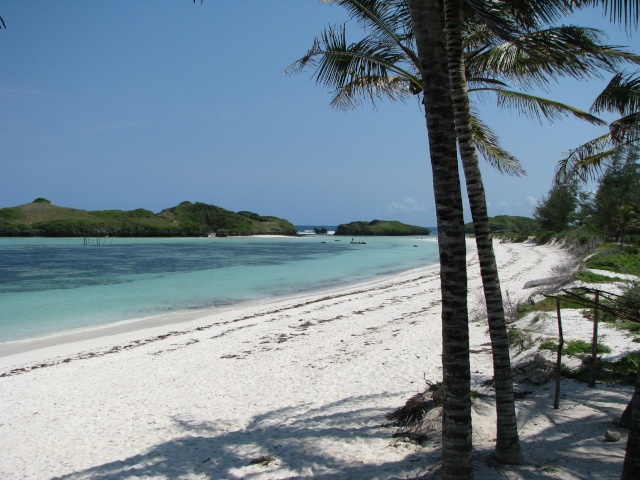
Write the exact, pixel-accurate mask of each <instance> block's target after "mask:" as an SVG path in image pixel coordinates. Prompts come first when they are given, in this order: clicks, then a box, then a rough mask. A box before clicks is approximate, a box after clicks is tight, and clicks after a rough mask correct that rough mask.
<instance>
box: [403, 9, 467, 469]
mask: <svg viewBox="0 0 640 480" xmlns="http://www.w3.org/2000/svg"><path fill="white" fill-rule="evenodd" d="M407 3H408V6H409V11H410V14H411V25H412V27H413V31H414V33H415V40H416V47H417V53H418V55H417V57H418V59H419V62H418V65H419V72H420V74H421V76H422V79H423V81H422V82H421V88H422V90H423V91H424V95H423V97H422V101H423V105H424V109H425V118H426V122H427V131H428V136H429V152H430V157H431V168H432V171H433V186H434V196H435V201H436V215H437V221H438V243H439V251H440V285H441V291H442V346H443V351H442V365H443V385H444V390H445V398H444V417H443V425H442V465H443V475H444V478H446V479H460V480H466V479H471V478H473V470H472V461H471V454H472V443H471V435H472V431H471V396H470V387H471V370H470V365H469V322H468V311H467V272H466V245H465V238H464V218H463V213H462V194H461V189H460V177H459V173H458V158H457V149H456V134H455V119H454V116H453V107H452V104H451V95H450V84H449V75H448V68H447V57H446V48H445V41H444V37H443V35H442V32H443V29H442V24H441V20H440V19H441V11H440V2H439V1H438V0H409V1H408V2H407Z"/></svg>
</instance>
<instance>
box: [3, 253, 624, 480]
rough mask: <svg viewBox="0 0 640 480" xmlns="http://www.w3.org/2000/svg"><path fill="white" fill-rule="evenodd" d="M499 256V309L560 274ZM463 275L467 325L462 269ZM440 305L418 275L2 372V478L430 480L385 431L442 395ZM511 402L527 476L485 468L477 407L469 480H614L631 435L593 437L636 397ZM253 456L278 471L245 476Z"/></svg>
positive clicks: (484, 350) (568, 390) (487, 446)
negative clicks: (424, 398)
mask: <svg viewBox="0 0 640 480" xmlns="http://www.w3.org/2000/svg"><path fill="white" fill-rule="evenodd" d="M470 245H473V244H472V243H471V244H470ZM472 250H473V248H472ZM496 256H497V259H498V263H499V266H500V275H501V281H502V286H503V289H504V290H505V291H508V292H509V299H510V300H511V301H516V300H518V299H524V298H527V297H528V296H529V295H531V294H532V293H533V292H532V291H531V290H523V286H524V284H525V283H526V282H527V281H529V280H534V279H540V278H546V277H550V276H553V275H554V268H555V267H558V266H561V265H563V264H565V263H566V262H567V254H566V252H565V251H563V250H561V249H560V248H557V247H549V246H546V247H545V246H533V245H530V244H500V243H496ZM469 272H470V281H469V291H470V295H469V298H470V301H471V305H470V308H471V310H472V312H477V311H478V310H479V307H478V306H477V305H475V304H474V303H473V302H475V301H476V300H477V299H478V298H479V295H478V293H479V292H480V290H481V285H480V280H479V271H478V265H477V258H476V256H475V254H473V253H472V254H470V256H469ZM439 297H440V293H439V280H438V272H437V270H427V269H424V270H416V271H412V272H409V273H405V274H403V275H399V276H396V277H393V278H389V279H384V280H382V281H378V282H374V283H369V284H366V285H359V286H354V287H351V288H348V289H344V290H341V291H334V292H325V293H322V294H316V295H312V296H311V295H310V296H308V297H305V298H295V299H286V300H280V301H276V302H271V303H268V304H263V305H249V306H243V307H241V308H236V309H230V310H225V311H219V312H216V313H214V314H211V315H209V316H207V317H205V318H199V319H195V320H190V321H188V322H182V323H179V324H176V325H173V326H171V325H165V326H160V327H157V328H153V329H146V330H136V331H134V332H119V333H118V335H116V336H103V337H100V338H93V339H89V340H87V339H84V340H82V341H80V342H75V343H66V344H62V345H54V346H51V345H49V346H47V348H44V349H40V350H35V351H29V352H21V353H18V354H14V355H5V356H4V357H0V375H2V376H1V377H0V478H3V479H22V478H27V479H50V478H64V479H81V478H92V479H107V478H108V479H125V478H126V479H131V478H170V479H174V478H175V479H177V478H180V479H187V478H189V479H190V478H211V479H240V478H244V479H280V478H318V479H345V480H346V479H390V478H396V479H399V478H416V477H419V476H422V475H425V474H427V473H429V472H430V471H434V470H436V469H437V466H438V462H439V458H440V449H439V445H440V443H439V438H438V436H437V435H435V434H434V436H433V438H431V439H430V440H429V441H427V442H426V443H425V444H423V445H416V444H413V443H410V442H405V441H403V439H402V438H393V437H392V434H393V433H394V429H393V428H389V427H384V426H383V424H384V423H385V418H384V416H385V414H387V413H389V412H390V411H391V410H394V409H396V408H398V407H400V406H402V405H403V404H404V403H405V401H406V400H407V399H408V398H409V397H411V396H412V395H414V394H415V393H417V392H419V391H423V390H424V389H425V386H426V383H425V380H431V381H436V380H439V379H440V378H441V359H440V353H441V329H440V301H439ZM554 322H555V319H549V321H548V322H545V321H543V322H538V323H539V324H541V325H547V327H548V328H551V327H549V325H554ZM574 323H575V325H574V324H573V323H572V325H571V327H569V326H568V327H567V330H568V331H565V334H566V335H569V336H572V335H575V336H576V337H577V338H583V339H589V334H588V333H587V332H589V331H590V329H591V324H590V323H589V322H578V321H576V322H574ZM543 330H544V328H542V327H541V330H540V332H539V334H540V335H543V336H544V335H547V334H549V335H550V336H551V335H554V332H550V333H549V332H544V331H543ZM541 338H542V337H541ZM616 339H617V337H616ZM488 342H489V340H488V335H487V327H486V322H485V321H482V320H479V319H476V320H474V321H473V322H472V323H471V350H472V359H471V361H472V375H473V382H474V388H476V389H478V390H481V391H483V392H487V393H491V391H490V389H488V388H487V387H483V386H482V384H483V382H484V381H485V380H487V379H490V378H491V377H492V367H491V357H490V346H489V343H488ZM616 342H618V343H620V342H622V341H621V340H620V339H617V340H616ZM605 343H606V342H605ZM622 343H624V342H622ZM628 343H629V342H627V343H625V346H626V347H628V346H629V345H628ZM518 388H520V389H521V390H527V391H528V392H529V393H528V394H527V395H525V396H524V398H523V399H519V400H518V401H517V409H518V418H519V425H520V435H521V439H522V442H523V449H524V454H525V457H526V460H527V462H528V464H527V465H526V466H522V467H504V466H498V465H495V464H494V462H493V461H492V460H491V451H492V449H493V439H494V438H495V431H494V423H495V416H494V413H493V404H492V401H491V399H490V398H489V399H484V400H482V401H481V402H479V403H478V404H477V405H476V406H475V407H474V449H475V452H476V454H475V457H476V461H475V464H474V465H475V468H476V472H475V476H476V478H483V479H491V478H513V479H515V478H521V479H533V478H546V477H548V478H563V479H578V478H579V479H582V478H585V479H586V478H619V476H620V472H621V465H622V458H623V457H624V446H625V444H626V430H621V433H622V439H621V440H620V441H619V442H612V443H609V442H603V440H602V437H603V436H604V434H605V432H606V430H610V429H615V427H614V426H613V425H612V423H611V422H612V421H614V420H616V419H617V418H618V417H619V416H620V414H621V412H622V410H623V408H624V406H625V404H626V402H627V401H628V400H629V398H630V396H631V389H630V388H626V387H616V388H613V387H607V386H599V387H598V388H595V389H589V388H587V387H586V386H584V385H582V384H577V383H575V382H571V381H563V393H564V397H563V398H562V401H561V408H560V409H559V410H553V409H552V404H553V398H552V395H553V386H552V384H551V383H548V384H545V385H542V386H540V387H535V386H532V385H525V386H519V387H518ZM618 430H620V429H618ZM263 456H270V457H271V460H272V461H270V462H264V463H255V462H254V463H252V460H256V459H259V458H260V457H263Z"/></svg>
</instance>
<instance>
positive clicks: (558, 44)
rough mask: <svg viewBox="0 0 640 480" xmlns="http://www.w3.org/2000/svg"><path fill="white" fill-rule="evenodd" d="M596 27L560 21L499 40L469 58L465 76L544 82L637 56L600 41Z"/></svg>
mask: <svg viewBox="0 0 640 480" xmlns="http://www.w3.org/2000/svg"><path fill="white" fill-rule="evenodd" d="M603 37H604V35H603V33H602V32H601V31H599V30H595V29H590V28H584V27H576V26H572V25H568V26H567V25H564V26H559V27H551V28H548V29H544V30H538V31H535V32H531V33H527V34H525V35H522V36H521V37H519V39H518V41H517V42H502V43H500V44H498V45H495V46H493V47H491V48H488V49H487V50H486V51H484V52H482V53H481V54H478V55H476V56H474V57H473V58H471V59H470V61H469V62H468V63H467V69H468V71H469V74H468V75H469V76H470V77H474V76H479V75H483V74H484V75H486V72H492V75H493V76H495V77H496V78H504V79H506V80H508V81H510V82H517V83H518V84H519V85H521V86H523V87H524V88H528V87H531V86H534V85H535V86H545V85H547V84H548V83H549V82H551V81H553V80H557V79H558V78H560V77H573V78H577V79H585V78H591V77H598V78H600V77H601V71H602V70H605V71H615V69H616V68H618V66H619V65H621V64H623V63H625V62H632V63H638V62H640V56H637V55H635V54H633V53H630V52H627V51H626V50H624V49H622V48H619V47H615V46H610V45H604V44H602V38H603Z"/></svg>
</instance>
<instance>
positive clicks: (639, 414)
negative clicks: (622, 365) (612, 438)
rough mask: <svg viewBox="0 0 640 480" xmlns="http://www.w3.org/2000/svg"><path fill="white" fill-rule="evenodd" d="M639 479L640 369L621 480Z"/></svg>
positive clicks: (633, 399) (639, 369)
mask: <svg viewBox="0 0 640 480" xmlns="http://www.w3.org/2000/svg"><path fill="white" fill-rule="evenodd" d="M638 479H640V367H638V376H637V377H636V388H635V390H634V392H633V398H632V399H631V425H630V426H629V437H628V438H627V453H626V454H625V456H624V464H623V466H622V477H621V480H638Z"/></svg>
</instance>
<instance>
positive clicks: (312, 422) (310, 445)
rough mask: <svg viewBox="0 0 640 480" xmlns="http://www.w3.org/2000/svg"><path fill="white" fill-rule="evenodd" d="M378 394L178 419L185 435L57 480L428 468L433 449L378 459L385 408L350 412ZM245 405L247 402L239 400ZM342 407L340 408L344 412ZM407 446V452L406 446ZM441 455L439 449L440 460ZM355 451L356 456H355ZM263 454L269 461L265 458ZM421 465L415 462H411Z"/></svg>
mask: <svg viewBox="0 0 640 480" xmlns="http://www.w3.org/2000/svg"><path fill="white" fill-rule="evenodd" d="M376 397H379V398H382V397H385V395H375V396H374V395H372V396H366V397H360V398H348V399H345V400H342V401H340V402H334V403H332V404H328V405H324V406H322V407H321V408H309V406H304V405H302V406H298V407H287V408H282V409H279V410H275V411H271V412H268V413H265V414H263V415H258V416H255V417H253V418H252V419H251V421H250V422H249V423H248V424H247V426H246V427H244V428H242V429H235V430H233V429H231V430H228V431H227V429H226V428H225V426H224V425H220V424H214V423H194V422H190V421H186V420H184V419H181V418H180V417H179V416H177V417H175V419H174V421H175V423H176V424H177V425H178V426H179V427H180V428H181V429H182V430H183V432H184V434H183V435H182V436H179V437H176V438H174V439H172V440H170V441H167V442H164V443H161V444H158V445H156V446H155V447H153V448H152V449H150V450H148V451H146V452H142V453H138V454H136V455H133V456H131V457H129V458H125V459H123V460H119V461H115V462H110V463H106V464H104V465H98V466H95V467H92V468H89V469H86V470H82V471H79V472H74V473H71V474H68V475H63V476H59V477H55V479H59V480H62V479H65V480H67V479H69V480H70V479H80V478H91V479H126V478H137V477H141V478H147V477H151V478H157V477H160V478H212V479H226V478H246V479H250V478H317V479H332V480H333V479H344V480H346V479H357V478H373V477H374V476H376V475H381V474H384V478H390V477H393V476H394V475H403V474H404V473H413V474H414V475H415V473H416V472H415V471H416V470H417V469H418V468H419V467H422V466H424V464H425V463H426V461H427V459H426V458H425V452H424V451H422V450H421V449H420V451H415V450H418V449H417V448H416V449H412V450H413V451H411V452H410V453H408V454H406V455H400V456H399V459H398V460H397V461H394V462H387V463H379V462H376V458H375V454H374V452H375V448H374V449H373V450H372V449H370V448H369V444H370V443H371V442H373V441H379V440H383V441H384V442H386V443H387V444H388V445H389V446H388V448H394V447H393V446H392V445H391V444H392V443H393V439H392V438H391V430H390V429H388V428H384V427H382V426H381V423H382V421H383V419H384V414H385V413H386V412H385V411H382V410H381V409H376V408H366V407H362V408H359V409H356V410H350V411H344V409H345V407H352V406H353V405H354V403H358V404H360V405H367V404H374V403H375V400H376ZM239 408H241V406H239ZM336 410H339V411H336ZM323 439H330V441H331V443H333V444H334V445H335V443H336V442H338V443H340V444H343V445H344V447H345V448H346V449H350V450H351V449H353V448H356V449H359V450H361V451H362V459H361V460H357V461H354V460H351V459H349V460H345V459H342V458H338V457H336V456H335V455H332V454H331V453H327V452H324V451H323V445H324V444H323ZM401 450H403V451H404V450H406V449H404V448H402V449H401ZM438 455H439V453H438V452H436V458H434V459H432V460H431V461H430V462H431V463H433V462H434V460H438V459H439V457H438ZM350 457H353V455H351V456H350ZM261 460H262V461H261ZM412 465H413V468H410V466H412ZM403 477H404V475H403Z"/></svg>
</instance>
